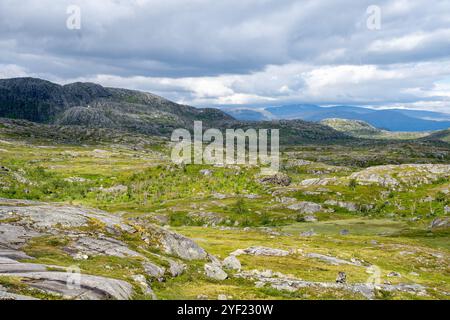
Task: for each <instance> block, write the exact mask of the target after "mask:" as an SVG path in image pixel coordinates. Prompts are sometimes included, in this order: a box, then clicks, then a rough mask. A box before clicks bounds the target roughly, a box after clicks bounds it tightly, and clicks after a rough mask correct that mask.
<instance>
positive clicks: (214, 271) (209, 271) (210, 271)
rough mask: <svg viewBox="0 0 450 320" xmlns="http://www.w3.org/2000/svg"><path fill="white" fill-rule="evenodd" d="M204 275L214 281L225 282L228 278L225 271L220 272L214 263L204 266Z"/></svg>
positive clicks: (219, 268) (220, 269)
mask: <svg viewBox="0 0 450 320" xmlns="http://www.w3.org/2000/svg"><path fill="white" fill-rule="evenodd" d="M204 268H205V274H206V276H207V277H208V278H211V279H214V280H220V281H222V280H225V279H226V278H228V275H227V273H226V272H225V271H223V270H222V268H221V267H220V265H218V264H216V263H207V264H205V267H204Z"/></svg>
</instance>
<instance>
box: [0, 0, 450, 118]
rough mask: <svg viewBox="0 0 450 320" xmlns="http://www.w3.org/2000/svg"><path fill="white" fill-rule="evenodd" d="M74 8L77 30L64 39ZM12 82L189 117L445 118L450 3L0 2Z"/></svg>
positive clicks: (4, 64)
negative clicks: (128, 95)
mask: <svg viewBox="0 0 450 320" xmlns="http://www.w3.org/2000/svg"><path fill="white" fill-rule="evenodd" d="M70 5H77V6H78V7H79V8H80V10H81V28H80V29H79V30H77V29H74V30H72V29H69V28H67V19H68V18H70V14H67V8H68V6H70ZM370 5H377V6H378V7H379V8H380V10H381V11H380V16H381V20H380V21H381V24H380V25H379V27H380V28H379V29H378V28H377V24H376V22H377V21H378V20H376V13H375V14H374V11H370V10H369V13H368V12H367V8H368V7H369V6H370ZM368 19H369V27H368V24H367V22H368ZM374 19H375V20H374ZM70 21H72V22H73V21H74V20H70ZM18 76H35V77H40V78H44V79H47V80H51V81H55V82H58V83H68V82H73V81H90V82H96V83H100V84H102V85H106V86H114V87H124V88H131V89H139V90H145V91H149V92H153V93H156V94H159V95H161V96H164V97H166V98H169V99H172V100H175V101H177V102H182V103H186V104H191V105H194V106H214V105H238V106H239V105H245V106H255V107H256V106H262V105H278V104H285V103H317V104H322V105H330V104H352V105H369V106H378V107H394V106H398V107H408V108H417V109H427V110H437V111H444V112H448V113H450V1H449V0H442V1H439V0H434V1H430V0H410V1H407V0H397V1H381V0H371V1H361V0H359V1H354V0H352V1H350V0H349V1H345V0H344V1H337V0H335V1H333V0H321V1H318V0H311V1H298V0H297V1H289V0H273V1H271V0H259V1H257V0H190V1H188V0H186V1H183V0H158V1H156V0H129V1H120V0H98V1H92V0H84V1H83V0H68V1H66V0H58V1H55V0H20V1H18V0H0V78H10V77H18Z"/></svg>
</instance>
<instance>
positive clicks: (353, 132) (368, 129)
mask: <svg viewBox="0 0 450 320" xmlns="http://www.w3.org/2000/svg"><path fill="white" fill-rule="evenodd" d="M320 123H321V124H323V125H327V126H329V127H331V128H333V129H335V130H336V131H339V132H343V133H345V134H348V135H350V136H352V137H357V138H365V139H395V140H397V139H418V138H423V137H426V136H428V135H429V133H428V132H392V131H386V130H381V129H378V128H375V127H374V126H372V125H370V124H368V123H367V122H364V121H361V120H348V119H336V118H332V119H324V120H322V121H320Z"/></svg>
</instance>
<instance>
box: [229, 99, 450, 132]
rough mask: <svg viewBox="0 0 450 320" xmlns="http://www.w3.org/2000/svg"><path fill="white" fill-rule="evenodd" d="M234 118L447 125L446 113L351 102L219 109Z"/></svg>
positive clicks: (412, 127) (406, 127) (413, 127)
mask: <svg viewBox="0 0 450 320" xmlns="http://www.w3.org/2000/svg"><path fill="white" fill-rule="evenodd" d="M223 110H224V111H225V112H227V113H228V114H229V115H231V116H233V117H234V118H236V119H238V120H248V121H261V120H268V119H302V120H306V121H316V122H319V121H322V120H325V119H330V118H338V119H348V120H361V121H364V122H367V123H368V124H370V125H372V126H374V127H376V128H378V129H383V130H389V131H411V132H413V131H434V130H443V129H447V128H450V114H447V113H439V112H432V111H423V110H407V109H385V110H374V109H368V108H363V107H355V106H333V107H322V106H318V105H312V104H295V105H283V106H276V107H267V108H264V109H250V108H241V109H223Z"/></svg>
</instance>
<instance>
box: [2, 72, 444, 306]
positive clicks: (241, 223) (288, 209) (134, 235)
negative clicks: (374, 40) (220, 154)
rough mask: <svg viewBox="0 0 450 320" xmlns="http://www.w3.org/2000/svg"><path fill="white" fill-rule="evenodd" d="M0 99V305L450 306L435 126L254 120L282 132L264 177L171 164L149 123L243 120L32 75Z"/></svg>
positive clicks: (239, 169) (251, 170)
mask: <svg viewBox="0 0 450 320" xmlns="http://www.w3.org/2000/svg"><path fill="white" fill-rule="evenodd" d="M23 82H25V83H26V85H23ZM42 86H43V87H44V88H45V89H42ZM2 90H3V91H2ZM0 91H2V92H3V93H4V95H1V97H2V98H1V99H3V100H1V101H2V103H3V104H0V110H2V111H1V112H3V113H2V115H4V116H9V117H11V118H14V119H0V299H6V300H11V299H20V300H21V299H120V300H122V299H442V300H448V299H449V295H450V268H449V259H450V246H449V244H450V241H449V232H450V145H449V144H448V142H447V141H446V133H445V132H444V131H443V132H440V133H433V134H431V135H430V136H427V137H423V138H419V139H412V138H407V139H403V138H402V139H399V138H398V137H393V136H390V137H387V136H386V137H383V138H382V139H381V138H376V139H373V138H370V139H369V137H367V139H366V138H361V137H355V136H353V137H352V136H350V135H347V133H343V132H338V131H336V130H333V129H331V128H329V127H327V126H325V125H320V124H316V123H308V122H304V121H301V120H298V121H297V120H295V121H266V122H259V123H258V124H257V126H258V128H274V127H275V128H280V130H281V131H280V135H281V137H282V139H281V140H282V141H281V150H282V153H281V167H280V172H278V173H276V174H273V175H268V176H263V175H261V166H260V165H194V164H192V165H185V164H174V163H172V162H171V161H170V151H171V144H170V142H169V141H168V139H167V135H166V134H165V133H164V132H163V131H158V130H160V129H161V128H162V127H164V128H165V129H164V130H167V132H169V131H170V128H172V127H173V126H175V125H179V124H183V123H187V122H189V121H190V120H189V119H191V120H192V119H194V118H195V119H210V120H211V119H212V120H211V121H210V120H208V121H210V122H209V123H210V124H214V125H216V124H217V125H220V128H222V129H226V128H229V127H233V126H234V125H239V127H242V128H244V129H245V128H249V127H252V126H253V125H254V123H253V124H252V123H247V122H236V121H235V120H234V119H231V118H229V117H228V116H224V115H223V114H222V113H220V112H217V111H212V110H203V111H201V110H197V109H195V110H194V109H191V108H190V107H187V106H180V105H177V104H173V103H171V102H168V101H167V100H164V99H162V98H159V97H156V96H153V95H147V94H143V93H137V92H134V91H133V92H131V91H127V90H122V89H111V88H103V87H100V86H95V85H90V84H74V85H67V86H58V85H53V84H51V83H47V82H42V81H37V80H36V79H21V80H15V81H7V82H5V81H2V82H1V83H0ZM12 92H16V93H20V94H22V95H23V97H22V98H23V99H25V100H21V99H22V98H21V99H16V95H15V94H16V93H14V94H13V93H12ZM38 93H39V94H38ZM27 97H28V98H27ZM5 101H6V102H5ZM32 101H35V104H34V105H33V104H32V103H31V102H32ZM11 102H14V103H11ZM25 105H26V108H31V109H30V110H35V111H36V110H37V111H36V112H38V111H39V110H41V108H44V107H45V110H47V111H48V112H47V117H46V118H39V117H44V115H45V113H44V114H42V113H41V112H40V111H39V112H38V113H33V112H35V111H30V110H28V109H26V110H28V111H27V112H26V115H25V113H23V114H21V113H20V112H22V111H20V108H19V107H23V106H25ZM6 106H11V107H6ZM24 110H25V109H24ZM19 111H20V112H19ZM8 112H15V113H8ZM18 112H19V113H18ZM122 113H126V114H127V115H128V118H127V117H123V116H122ZM33 114H35V115H36V114H38V115H39V117H38V118H34V116H33ZM138 114H139V116H137V115H138ZM27 117H28V118H27ZM30 117H31V118H30ZM130 117H131V118H132V119H130ZM202 117H203V118H202ZM17 118H25V119H17ZM162 119H164V121H163V120H162ZM29 120H33V121H34V122H32V121H29ZM216 121H217V122H216ZM154 130H157V131H158V135H154V134H152V132H154Z"/></svg>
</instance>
